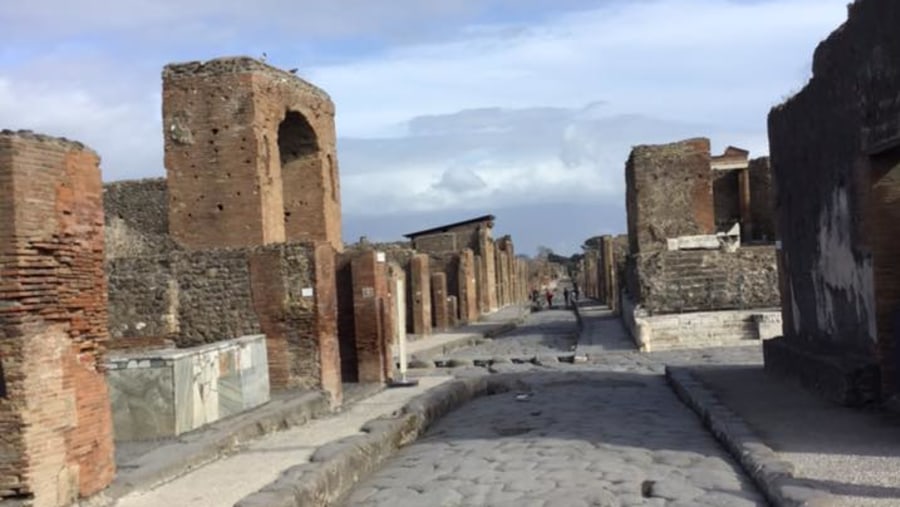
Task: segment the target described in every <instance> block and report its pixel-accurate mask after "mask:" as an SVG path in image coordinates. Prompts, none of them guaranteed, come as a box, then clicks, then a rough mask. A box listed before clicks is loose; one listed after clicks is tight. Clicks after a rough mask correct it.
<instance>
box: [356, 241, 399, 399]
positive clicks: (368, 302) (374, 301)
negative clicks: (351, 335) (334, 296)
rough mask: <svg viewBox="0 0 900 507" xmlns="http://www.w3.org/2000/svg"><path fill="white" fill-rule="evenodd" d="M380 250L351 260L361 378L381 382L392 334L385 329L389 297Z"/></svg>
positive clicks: (361, 254)
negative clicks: (378, 257)
mask: <svg viewBox="0 0 900 507" xmlns="http://www.w3.org/2000/svg"><path fill="white" fill-rule="evenodd" d="M377 255H378V254H377V252H374V251H368V252H362V253H360V254H358V255H357V256H356V257H355V258H354V259H353V263H352V270H353V316H354V322H355V324H354V327H355V329H356V357H357V361H358V363H357V364H358V368H359V381H360V382H374V383H382V382H384V381H385V380H386V377H385V371H386V368H385V364H384V360H385V356H386V349H387V348H388V347H387V341H388V340H389V339H390V337H389V335H387V334H386V333H385V329H386V327H387V326H386V325H385V316H386V311H385V310H386V308H385V306H386V305H385V303H386V302H387V300H388V298H387V296H388V286H387V273H386V270H385V265H384V263H382V262H378V260H377Z"/></svg>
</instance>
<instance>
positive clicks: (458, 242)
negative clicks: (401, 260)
mask: <svg viewBox="0 0 900 507" xmlns="http://www.w3.org/2000/svg"><path fill="white" fill-rule="evenodd" d="M482 227H485V222H475V223H470V224H465V225H460V226H456V227H449V228H446V229H445V230H442V231H441V232H435V233H433V234H426V235H422V236H417V237H415V238H414V239H413V248H415V249H416V250H417V251H419V252H422V253H428V254H447V253H456V252H459V251H460V250H462V249H464V248H472V249H477V248H478V230H479V229H480V228H482ZM488 228H490V226H488Z"/></svg>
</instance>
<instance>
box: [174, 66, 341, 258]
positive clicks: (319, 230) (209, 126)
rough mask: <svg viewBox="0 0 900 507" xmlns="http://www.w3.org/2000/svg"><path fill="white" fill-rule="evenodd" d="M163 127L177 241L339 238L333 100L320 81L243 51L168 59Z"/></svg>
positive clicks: (215, 243)
mask: <svg viewBox="0 0 900 507" xmlns="http://www.w3.org/2000/svg"><path fill="white" fill-rule="evenodd" d="M163 129H164V130H163V134H164V137H165V165H166V171H167V175H168V182H169V227H170V230H171V234H172V236H173V237H174V238H175V240H176V241H177V242H179V243H180V244H182V245H184V246H186V247H188V248H192V249H198V248H209V247H237V246H251V245H262V244H270V243H277V242H282V241H285V240H289V241H327V242H329V243H330V244H331V245H332V246H333V248H335V250H337V251H340V250H341V249H342V248H343V244H342V242H341V229H340V227H341V226H340V220H341V219H340V187H339V181H338V168H337V156H336V153H335V133H334V104H333V103H332V102H331V99H330V98H329V97H328V95H327V94H326V93H325V92H323V91H322V90H320V89H318V88H316V87H315V86H313V85H311V84H309V83H307V82H305V81H303V80H302V79H299V78H298V77H296V76H295V75H293V74H291V73H288V72H283V71H281V70H278V69H275V68H273V67H270V66H268V65H265V64H263V63H261V62H258V61H256V60H253V59H250V58H244V57H238V58H220V59H216V60H210V61H208V62H189V63H183V64H172V65H168V66H166V67H165V69H164V70H163Z"/></svg>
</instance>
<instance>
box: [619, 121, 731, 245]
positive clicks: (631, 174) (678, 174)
mask: <svg viewBox="0 0 900 507" xmlns="http://www.w3.org/2000/svg"><path fill="white" fill-rule="evenodd" d="M625 182H626V194H625V195H626V198H625V200H626V208H627V212H628V237H629V240H630V250H631V252H632V253H640V252H643V251H649V250H656V249H659V248H661V247H664V246H665V243H666V239H667V238H674V237H678V236H688V235H696V234H711V233H713V232H715V222H714V207H713V189H712V174H711V170H710V155H709V140H708V139H704V138H698V139H690V140H686V141H681V142H677V143H672V144H665V145H645V146H637V147H635V148H634V149H633V150H632V151H631V155H630V156H629V158H628V162H627V164H626V166H625Z"/></svg>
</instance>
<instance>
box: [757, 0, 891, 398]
mask: <svg viewBox="0 0 900 507" xmlns="http://www.w3.org/2000/svg"><path fill="white" fill-rule="evenodd" d="M898 23H900V5H898V4H897V3H895V2H886V1H880V0H857V1H856V2H854V3H852V4H851V5H850V9H849V18H848V20H847V22H846V23H845V24H844V25H843V26H842V27H841V28H840V29H838V30H836V31H835V32H834V33H832V34H831V36H829V37H828V39H827V40H825V41H824V42H822V43H821V44H820V45H819V47H818V48H817V49H816V52H815V57H814V60H813V77H812V79H811V80H810V81H809V83H808V84H807V86H806V87H805V88H804V89H803V90H802V91H800V92H799V93H798V94H796V95H795V96H793V97H792V98H790V99H789V100H787V101H786V102H785V103H784V104H782V105H780V106H777V107H775V108H774V109H773V110H772V111H771V113H770V114H769V143H770V146H771V164H772V169H773V173H774V180H775V187H776V192H777V197H776V202H777V211H776V216H777V229H778V231H779V236H780V239H781V244H782V249H781V259H780V260H781V264H782V272H781V274H782V287H783V291H784V294H783V300H782V301H783V306H782V315H783V318H784V337H783V338H780V339H777V340H773V341H771V342H768V343H766V347H765V349H764V350H765V358H766V368H767V369H770V370H773V371H780V372H784V373H786V374H790V375H794V376H797V377H799V378H801V379H802V380H803V381H804V382H805V383H806V384H807V385H809V386H811V387H813V388H814V389H817V390H819V391H821V392H822V393H824V394H825V395H827V396H828V397H829V398H831V399H833V400H835V401H838V402H840V403H844V404H851V405H855V404H864V403H870V402H877V401H880V400H896V399H897V395H898V393H900V340H898V338H897V333H898V329H900V328H898V324H897V322H898V319H897V316H898V308H900V306H898V303H900V275H898V273H900V271H898V270H897V268H896V265H897V259H898V256H897V254H898V252H900V241H898V239H897V235H896V234H895V233H894V231H893V227H894V226H895V225H896V224H897V219H898V218H900V209H898V207H897V195H898V192H900V183H898V181H900V178H898V175H900V122H898V118H900V95H898V92H897V90H898V89H900V86H898V85H900V75H898V73H897V71H896V69H897V67H896V62H897V60H898V58H900V36H898V33H897V30H896V27H897V26H898Z"/></svg>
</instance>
